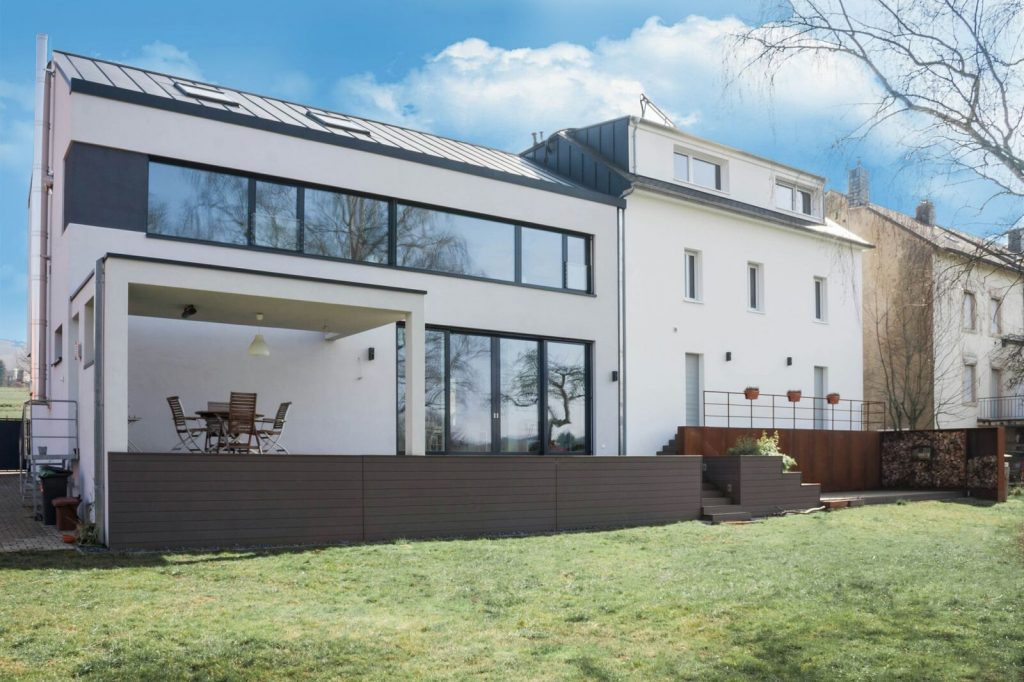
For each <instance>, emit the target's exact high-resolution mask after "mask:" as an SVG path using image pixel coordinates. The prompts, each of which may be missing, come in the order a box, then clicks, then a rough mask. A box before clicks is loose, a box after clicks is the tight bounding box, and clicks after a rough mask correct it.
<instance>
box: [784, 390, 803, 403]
mask: <svg viewBox="0 0 1024 682" xmlns="http://www.w3.org/2000/svg"><path fill="white" fill-rule="evenodd" d="M802 396H803V391H786V398H787V399H788V400H789V402H791V403H798V402H800V398H801V397H802Z"/></svg>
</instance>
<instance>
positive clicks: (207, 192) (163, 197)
mask: <svg viewBox="0 0 1024 682" xmlns="http://www.w3.org/2000/svg"><path fill="white" fill-rule="evenodd" d="M248 213H249V181H248V179H247V178H244V177H242V176H240V175H229V174H227V173H214V172H212V171H207V170H199V169H197V168H185V167H183V166H172V165H169V164H164V163H157V162H152V163H150V164H149V214H148V219H147V226H146V227H147V230H148V231H149V232H152V233H154V234H164V235H169V236H173V237H188V238H190V239H202V240H205V241H211V242H222V243H226V244H246V243H248V230H249V220H248Z"/></svg>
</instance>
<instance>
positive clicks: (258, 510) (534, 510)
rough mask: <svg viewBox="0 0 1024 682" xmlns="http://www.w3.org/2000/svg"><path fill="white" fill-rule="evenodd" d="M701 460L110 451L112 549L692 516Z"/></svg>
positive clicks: (460, 532)
mask: <svg viewBox="0 0 1024 682" xmlns="http://www.w3.org/2000/svg"><path fill="white" fill-rule="evenodd" d="M700 462H701V460H700V458H698V457H571V456H549V457H523V456H510V457H462V456H459V457H388V456H341V455H339V456H333V455H260V456H254V455H231V454H217V455H213V454H202V455H190V454H168V453H152V454H150V453H111V454H110V456H109V500H110V502H109V505H110V514H109V520H108V528H107V539H108V544H109V545H110V546H111V547H112V548H114V549H164V548H177V547H232V546H254V545H310V544H330V543H336V542H358V541H363V540H386V539H393V538H404V537H408V538H413V537H456V536H479V535H500V534H509V533H543V532H553V531H559V530H570V529H582V528H612V527H623V526H631V525H645V524H654V523H669V522H673V521H682V520H687V519H696V518H699V516H700V495H701V465H700Z"/></svg>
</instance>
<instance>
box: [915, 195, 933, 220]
mask: <svg viewBox="0 0 1024 682" xmlns="http://www.w3.org/2000/svg"><path fill="white" fill-rule="evenodd" d="M916 217H917V222H919V223H924V224H925V225H934V224H935V205H934V204H933V203H932V202H930V201H928V200H927V199H923V200H922V201H921V203H920V204H918V205H917V215H916Z"/></svg>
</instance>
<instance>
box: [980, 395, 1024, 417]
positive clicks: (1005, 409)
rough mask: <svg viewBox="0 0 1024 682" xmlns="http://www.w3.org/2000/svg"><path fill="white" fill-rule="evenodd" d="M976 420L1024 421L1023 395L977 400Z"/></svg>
mask: <svg viewBox="0 0 1024 682" xmlns="http://www.w3.org/2000/svg"><path fill="white" fill-rule="evenodd" d="M978 419H984V420H987V421H1015V420H1024V395H1007V396H999V397H994V398H979V399H978Z"/></svg>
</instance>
